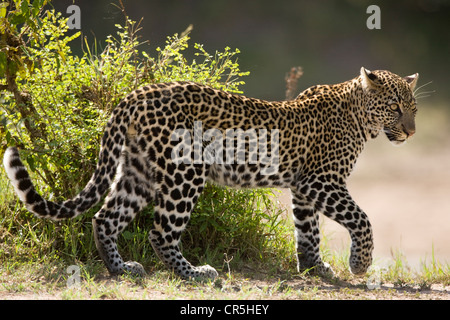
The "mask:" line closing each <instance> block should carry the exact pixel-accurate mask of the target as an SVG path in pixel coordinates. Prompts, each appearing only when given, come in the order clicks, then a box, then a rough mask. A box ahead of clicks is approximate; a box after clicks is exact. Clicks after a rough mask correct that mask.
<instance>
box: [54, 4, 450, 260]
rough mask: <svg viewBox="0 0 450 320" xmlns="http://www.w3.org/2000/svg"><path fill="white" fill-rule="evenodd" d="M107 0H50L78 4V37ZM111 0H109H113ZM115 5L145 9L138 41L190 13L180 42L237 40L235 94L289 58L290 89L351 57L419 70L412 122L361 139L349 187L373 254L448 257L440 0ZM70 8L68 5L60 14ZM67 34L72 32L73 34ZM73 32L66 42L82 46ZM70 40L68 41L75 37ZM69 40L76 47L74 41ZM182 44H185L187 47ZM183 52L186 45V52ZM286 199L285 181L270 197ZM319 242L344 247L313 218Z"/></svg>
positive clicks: (107, 21) (152, 40)
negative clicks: (376, 24) (395, 140)
mask: <svg viewBox="0 0 450 320" xmlns="http://www.w3.org/2000/svg"><path fill="white" fill-rule="evenodd" d="M113 2H114V0H96V1H91V0H83V1H80V0H75V1H73V0H58V1H55V3H54V4H53V5H54V7H55V9H57V10H58V11H61V12H63V13H65V12H66V8H67V7H68V6H69V5H70V4H72V3H74V4H77V5H78V6H79V7H80V9H81V31H82V32H83V35H84V36H87V37H88V41H89V42H91V43H92V42H93V40H94V38H95V39H97V41H99V42H103V43H104V40H105V39H106V36H107V35H109V34H115V32H116V29H115V27H114V25H115V24H116V23H123V20H124V19H123V14H122V12H121V10H120V8H119V7H117V6H115V5H113V4H112V3H113ZM116 3H117V2H116ZM123 4H124V5H125V10H126V13H127V14H128V15H129V16H130V17H131V18H132V19H133V20H137V21H139V20H140V19H141V18H144V19H143V21H142V23H141V26H142V28H143V29H142V31H141V33H140V35H141V40H142V41H144V40H148V41H149V44H146V45H145V46H146V47H145V48H143V50H145V51H147V52H148V53H149V54H150V55H154V54H155V51H154V50H155V49H156V48H157V47H158V46H164V42H165V40H166V38H167V36H169V35H173V34H174V33H181V32H182V31H184V30H185V29H186V28H187V27H188V26H189V25H190V24H192V25H193V26H194V30H193V32H192V33H191V42H190V43H191V46H193V44H194V43H195V42H197V43H201V44H204V47H205V49H206V50H207V51H208V52H210V53H213V52H214V51H215V50H223V48H224V47H225V46H229V47H231V48H232V49H234V48H239V49H240V50H241V54H240V55H239V64H240V68H241V70H243V71H250V76H248V77H245V78H244V79H243V80H244V81H245V82H246V84H245V85H244V86H242V87H241V88H242V90H243V91H244V93H245V95H247V96H252V97H256V98H263V99H267V100H282V99H284V97H285V88H286V87H285V81H284V78H285V75H286V73H287V72H288V71H289V70H290V69H291V67H294V66H301V67H302V68H303V71H304V74H303V76H302V77H301V78H300V80H299V82H298V91H299V92H300V91H301V90H303V89H305V88H307V87H309V86H311V85H315V84H328V83H338V82H343V81H346V80H349V79H351V78H353V77H356V76H358V73H359V69H360V67H361V66H364V67H366V68H368V69H387V70H390V71H392V72H394V73H397V74H399V75H402V76H406V75H410V74H413V73H416V72H418V73H419V74H420V80H419V86H420V85H425V84H427V85H426V86H424V87H423V88H422V89H420V92H427V91H432V92H430V93H428V94H424V96H426V97H424V98H421V99H420V100H419V101H418V102H419V104H418V109H419V112H418V115H417V133H416V135H415V137H414V138H413V139H412V140H411V141H410V142H408V143H407V144H406V145H405V146H403V147H401V148H394V147H393V146H391V145H390V144H389V142H388V141H387V139H385V138H384V137H380V138H379V139H377V140H375V141H371V142H369V143H368V145H367V148H366V150H365V152H364V153H363V155H362V157H361V158H360V160H359V161H358V163H357V167H356V169H355V171H354V174H353V175H352V177H351V178H350V181H349V183H348V184H349V189H350V191H351V193H352V195H353V197H354V198H355V200H356V201H357V202H358V203H359V205H360V206H361V207H362V208H363V209H364V210H365V211H366V213H367V214H368V215H369V217H370V219H371V221H372V224H373V228H374V232H375V258H376V259H377V260H378V261H390V260H391V259H392V253H393V252H399V253H401V254H402V255H403V256H404V257H405V258H406V260H407V262H408V263H409V264H410V265H411V266H412V267H416V266H419V265H420V263H421V262H424V261H425V262H430V261H431V259H432V256H433V255H434V257H435V258H436V259H438V260H440V261H442V262H450V138H449V137H450V116H449V114H450V112H449V110H450V105H449V103H450V90H449V89H450V87H449V81H448V74H449V73H450V72H449V71H450V62H449V58H450V1H448V0H399V1H364V0H341V1H338V0H330V1H304V0H279V1H273V0H272V1H269V0H259V1H244V0H240V1H237V0H214V1H211V0H183V1H181V0H178V1H175V0H123ZM372 4H375V5H378V6H379V7H380V9H381V29H374V30H370V29H369V28H367V25H366V22H367V19H368V18H369V17H370V16H371V13H366V10H367V8H368V6H369V5H372ZM67 16H69V14H67ZM77 41H78V40H77ZM77 41H75V42H74V45H73V49H74V51H77V50H79V49H80V47H81V43H80V42H77ZM78 45H79V46H78ZM77 46H78V47H77ZM188 50H189V49H188ZM188 56H189V55H188ZM280 201H281V202H282V205H285V206H287V208H288V209H289V204H288V202H289V197H288V196H287V193H286V191H285V192H284V193H283V194H282V196H281V197H280ZM323 228H324V233H325V234H326V236H327V239H328V245H329V246H331V247H333V248H334V249H338V250H340V249H342V250H348V246H349V239H348V236H347V233H346V231H345V230H344V229H342V228H341V227H340V226H337V224H336V223H334V222H332V221H328V220H324V227H323Z"/></svg>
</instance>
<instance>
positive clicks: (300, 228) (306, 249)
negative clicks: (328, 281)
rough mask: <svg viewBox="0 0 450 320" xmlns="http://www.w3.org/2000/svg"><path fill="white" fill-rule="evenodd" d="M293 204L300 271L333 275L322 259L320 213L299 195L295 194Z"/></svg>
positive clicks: (298, 267)
mask: <svg viewBox="0 0 450 320" xmlns="http://www.w3.org/2000/svg"><path fill="white" fill-rule="evenodd" d="M292 204H293V218H294V225H295V238H296V248H297V269H298V271H299V272H303V271H306V270H308V271H311V272H313V273H319V274H333V271H332V269H331V267H330V266H329V265H328V264H327V263H325V262H323V261H322V259H321V257H320V252H319V245H320V232H319V212H318V211H317V210H316V209H315V208H314V206H313V205H312V204H311V203H310V202H309V201H307V200H306V198H304V197H303V196H302V195H301V194H298V193H294V192H293V197H292Z"/></svg>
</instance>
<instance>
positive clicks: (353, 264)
mask: <svg viewBox="0 0 450 320" xmlns="http://www.w3.org/2000/svg"><path fill="white" fill-rule="evenodd" d="M316 207H317V208H318V209H319V210H321V211H323V213H324V214H325V215H326V216H327V217H329V218H331V219H333V220H334V221H336V222H338V223H339V224H341V225H342V226H344V227H345V228H346V229H347V230H348V232H349V233H350V238H351V240H352V244H351V251H350V261H349V263H350V269H351V271H352V273H353V274H363V273H365V272H366V271H367V269H368V268H369V267H370V265H371V264H372V251H373V248H374V246H373V233H372V227H371V224H370V222H369V219H368V217H367V215H366V214H365V213H364V211H362V210H361V208H360V207H359V206H358V205H357V204H356V203H355V201H354V200H353V199H352V197H351V196H350V194H349V192H348V190H347V188H346V187H345V186H341V185H333V184H330V185H328V186H327V192H318V193H317V196H316Z"/></svg>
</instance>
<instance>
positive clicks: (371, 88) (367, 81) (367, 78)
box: [360, 67, 379, 92]
mask: <svg viewBox="0 0 450 320" xmlns="http://www.w3.org/2000/svg"><path fill="white" fill-rule="evenodd" d="M360 73H361V84H362V87H363V89H364V91H367V92H376V91H378V89H379V86H378V85H377V83H376V80H377V79H378V77H377V76H376V74H374V73H373V72H372V71H370V70H368V69H366V68H364V67H361V70H360Z"/></svg>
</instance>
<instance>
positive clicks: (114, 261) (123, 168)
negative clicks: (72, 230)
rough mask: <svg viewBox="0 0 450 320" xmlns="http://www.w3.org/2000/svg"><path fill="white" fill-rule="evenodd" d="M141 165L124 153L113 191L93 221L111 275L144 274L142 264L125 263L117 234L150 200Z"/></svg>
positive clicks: (126, 152)
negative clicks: (120, 252) (118, 247)
mask: <svg viewBox="0 0 450 320" xmlns="http://www.w3.org/2000/svg"><path fill="white" fill-rule="evenodd" d="M142 164H143V162H142V159H139V157H138V156H133V155H131V156H130V154H129V153H128V151H127V149H126V150H125V151H124V152H123V158H122V161H121V164H120V165H119V167H118V170H117V175H116V179H115V181H114V183H113V184H112V186H111V192H110V193H109V194H108V196H107V197H106V198H105V202H104V204H103V206H102V208H101V209H100V211H99V212H97V214H96V215H95V216H94V218H93V219H92V224H93V229H94V237H95V244H96V246H97V250H98V252H99V254H100V257H101V258H102V260H103V261H104V263H105V264H106V267H107V269H108V271H109V273H110V274H111V275H117V274H122V273H124V272H129V273H131V274H134V275H139V276H143V275H145V270H144V268H143V267H142V265H141V264H139V263H137V262H134V261H128V262H124V261H123V259H122V257H121V256H120V254H119V251H118V249H117V238H118V235H119V234H120V233H121V232H122V231H123V230H124V229H125V227H126V226H127V225H128V224H129V223H130V222H131V221H132V220H133V219H134V218H135V216H136V214H137V213H138V212H139V211H140V210H141V209H142V208H144V207H145V206H146V205H147V204H148V203H149V202H150V201H151V187H150V184H149V182H148V180H147V179H146V177H145V174H144V172H143V171H142V170H143V168H144V166H143V165H142Z"/></svg>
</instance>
